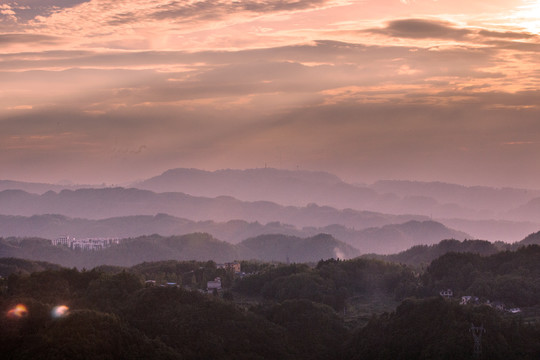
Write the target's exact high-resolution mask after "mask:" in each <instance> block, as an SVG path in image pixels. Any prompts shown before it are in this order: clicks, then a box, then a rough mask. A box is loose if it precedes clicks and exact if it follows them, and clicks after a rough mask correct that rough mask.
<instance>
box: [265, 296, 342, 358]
mask: <svg viewBox="0 0 540 360" xmlns="http://www.w3.org/2000/svg"><path fill="white" fill-rule="evenodd" d="M265 315H266V317H267V318H268V319H269V320H270V321H272V322H273V323H276V324H279V325H281V326H283V327H284V328H285V329H287V334H288V341H289V343H290V344H292V346H293V347H294V349H295V358H301V359H311V360H316V359H321V360H322V359H338V358H340V353H339V352H340V347H341V344H343V342H344V340H345V339H346V338H347V336H348V331H347V329H346V328H345V326H344V324H343V321H342V320H341V319H340V318H339V317H338V316H337V314H336V313H335V312H334V310H333V309H332V308H330V307H328V306H325V305H321V304H317V303H313V302H311V301H309V300H287V301H284V302H283V303H281V304H278V305H274V306H273V307H271V308H270V309H267V310H266V311H265Z"/></svg>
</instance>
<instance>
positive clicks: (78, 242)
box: [51, 236, 120, 251]
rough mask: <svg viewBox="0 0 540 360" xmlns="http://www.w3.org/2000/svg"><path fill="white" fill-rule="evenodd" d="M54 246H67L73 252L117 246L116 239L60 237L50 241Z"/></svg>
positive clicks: (117, 240) (117, 241) (118, 241)
mask: <svg viewBox="0 0 540 360" xmlns="http://www.w3.org/2000/svg"><path fill="white" fill-rule="evenodd" d="M51 243H52V244H53V245H54V246H67V247H69V248H70V249H73V250H85V251H87V250H103V249H105V248H108V247H109V246H111V245H114V244H119V243H120V240H119V239H117V238H85V239H75V238H72V237H69V236H62V237H59V238H57V239H55V240H51Z"/></svg>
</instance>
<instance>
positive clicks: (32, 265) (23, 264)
mask: <svg viewBox="0 0 540 360" xmlns="http://www.w3.org/2000/svg"><path fill="white" fill-rule="evenodd" d="M61 268H62V267H61V266H60V265H57V264H52V263H49V262H45V261H32V260H25V259H19V258H13V257H10V258H2V257H0V276H3V277H7V276H9V275H10V274H14V273H19V274H31V273H33V272H37V271H45V270H59V269H61Z"/></svg>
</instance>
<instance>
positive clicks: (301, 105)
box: [0, 0, 540, 188]
mask: <svg viewBox="0 0 540 360" xmlns="http://www.w3.org/2000/svg"><path fill="white" fill-rule="evenodd" d="M539 15H540V3H538V2H537V1H517V0H497V1H493V0H490V1H474V2H470V1H467V2H465V1H461V0H460V1H455V0H454V1H449V0H440V1H431V0H429V1H428V0H418V1H406V0H401V1H398V0H377V1H371V0H369V1H368V0H366V1H345V0H335V1H328V0H305V1H304V0H302V1H275V0H254V1H236V2H228V1H182V2H176V1H169V0H159V1H146V0H133V1H121V2H119V1H112V0H91V1H81V0H78V1H62V0H57V1H54V0H43V1H33V0H18V1H17V2H14V1H4V2H2V5H0V47H1V49H2V50H1V51H0V79H1V80H0V84H1V87H0V168H1V172H2V177H1V178H3V179H13V180H23V181H34V182H35V181H40V182H57V181H60V180H70V181H73V182H77V183H85V184H88V183H102V182H105V183H107V184H111V183H115V184H118V183H125V182H128V181H133V180H136V179H144V178H148V177H151V176H154V175H155V174H158V173H161V172H162V171H165V170H166V169H170V168H176V167H188V168H189V167H195V168H200V169H205V170H216V169H223V168H257V167H264V166H265V164H266V165H267V166H268V167H274V168H282V169H308V170H324V171H329V172H332V173H334V174H336V175H338V176H340V177H341V178H342V179H344V180H346V181H349V182H373V181H375V180H378V179H410V180H424V181H431V180H441V181H446V182H452V183H460V184H466V185H473V184H474V185H476V184H482V185H490V186H515V187H529V188H535V187H537V185H536V184H537V183H538V181H540V166H538V165H539V164H538V158H539V157H538V155H537V154H538V151H539V146H540V145H539V143H538V141H537V135H538V131H539V128H540V123H539V122H538V119H539V118H540V112H539V108H538V104H539V102H538V99H539V95H540V94H539V91H538V85H539V70H538V69H539V66H538V65H539V60H538V59H539V58H540V57H539V56H538V52H539V51H540V40H539V35H538V33H539V30H540V21H539Z"/></svg>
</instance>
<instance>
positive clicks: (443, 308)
mask: <svg viewBox="0 0 540 360" xmlns="http://www.w3.org/2000/svg"><path fill="white" fill-rule="evenodd" d="M471 324H475V325H476V326H480V325H483V326H484V328H485V329H486V333H485V334H483V337H482V359H536V358H538V355H539V354H540V343H538V342H537V341H535V340H533V339H535V337H538V336H539V335H540V329H538V328H537V327H530V326H526V325H524V324H521V323H518V322H515V321H506V320H504V319H502V318H501V317H500V316H499V315H498V314H497V312H496V311H495V310H493V309H491V308H489V307H486V306H483V307H474V308H473V307H464V306H460V305H458V304H456V303H453V302H450V301H445V300H444V299H442V298H434V299H426V300H406V301H404V302H403V303H402V304H401V305H400V306H398V308H397V309H396V311H395V312H393V313H391V314H388V313H385V314H382V315H380V316H375V317H373V318H372V319H371V321H370V322H369V323H368V325H367V326H366V327H364V328H362V329H359V330H357V331H356V332H355V333H354V335H353V337H352V339H351V340H350V341H349V343H348V344H347V346H346V358H348V359H381V360H382V359H473V358H474V357H473V356H474V354H473V343H474V342H473V337H472V334H471V332H470V327H471Z"/></svg>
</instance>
